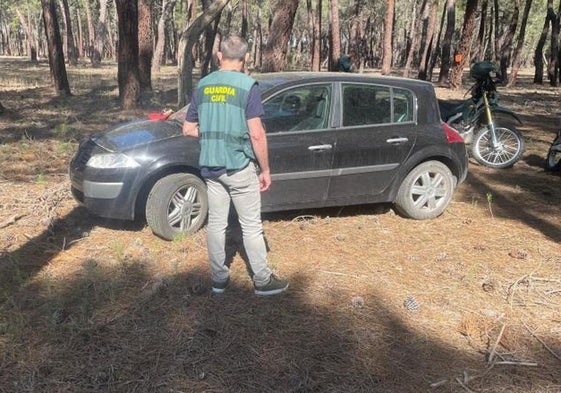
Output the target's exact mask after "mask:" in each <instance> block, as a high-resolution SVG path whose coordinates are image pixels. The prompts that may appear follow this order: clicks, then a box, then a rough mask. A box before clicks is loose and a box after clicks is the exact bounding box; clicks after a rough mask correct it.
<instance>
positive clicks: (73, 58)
mask: <svg viewBox="0 0 561 393" xmlns="http://www.w3.org/2000/svg"><path fill="white" fill-rule="evenodd" d="M61 2H62V10H63V11H64V24H65V25H66V57H67V60H68V63H69V64H70V65H73V66H76V65H77V64H78V51H77V50H76V45H74V33H73V32H72V18H71V16H70V8H69V7H68V0H61Z"/></svg>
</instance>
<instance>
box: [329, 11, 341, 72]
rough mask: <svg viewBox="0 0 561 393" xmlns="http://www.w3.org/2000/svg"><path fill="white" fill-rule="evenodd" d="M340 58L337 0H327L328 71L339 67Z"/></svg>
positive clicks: (339, 26) (339, 27)
mask: <svg viewBox="0 0 561 393" xmlns="http://www.w3.org/2000/svg"><path fill="white" fill-rule="evenodd" d="M340 58H341V25H340V23H339V0H329V63H328V64H329V65H328V68H329V71H337V70H338V69H339V59H340Z"/></svg>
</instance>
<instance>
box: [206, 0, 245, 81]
mask: <svg viewBox="0 0 561 393" xmlns="http://www.w3.org/2000/svg"><path fill="white" fill-rule="evenodd" d="M210 3H211V2H210V1H209V0H203V1H202V4H203V12H205V11H206V10H208V8H209V7H210ZM221 16H222V12H220V13H219V14H218V15H217V16H216V18H215V19H214V22H213V23H214V25H213V24H212V23H209V24H208V26H207V27H206V28H205V33H204V59H203V64H202V66H201V77H204V76H206V75H208V74H209V72H212V71H213V70H214V69H217V68H218V59H216V58H213V57H214V53H216V52H215V51H214V49H215V41H216V35H217V34H218V25H219V23H220V18H221ZM244 38H246V37H244ZM246 66H247V64H246ZM245 71H247V70H245Z"/></svg>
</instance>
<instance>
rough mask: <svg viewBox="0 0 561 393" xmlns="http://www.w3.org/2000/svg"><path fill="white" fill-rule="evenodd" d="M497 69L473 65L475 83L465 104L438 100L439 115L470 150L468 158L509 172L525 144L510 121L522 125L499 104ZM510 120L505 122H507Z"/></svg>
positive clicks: (481, 63)
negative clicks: (508, 169)
mask: <svg viewBox="0 0 561 393" xmlns="http://www.w3.org/2000/svg"><path fill="white" fill-rule="evenodd" d="M496 72H497V68H496V66H495V65H494V64H493V63H491V62H489V61H482V62H478V63H475V64H473V66H472V67H471V69H470V76H471V77H472V78H473V79H475V83H474V84H473V86H471V88H470V89H469V90H468V91H467V93H466V95H467V94H468V93H469V94H470V95H471V96H470V97H469V98H467V99H466V100H464V101H460V102H458V101H445V100H439V107H440V114H441V117H442V120H444V121H445V122H446V123H447V124H449V125H450V126H451V127H453V128H455V129H456V130H457V131H458V132H459V133H460V134H461V135H462V137H463V138H464V140H465V142H466V145H468V146H470V152H471V156H472V157H473V158H475V160H476V161H477V162H478V163H480V164H481V165H485V166H487V167H491V168H508V167H511V166H512V165H514V164H515V163H516V162H517V161H518V160H520V158H521V157H522V153H524V150H525V148H526V142H525V140H524V138H523V137H522V134H521V133H520V132H519V131H518V130H517V129H516V127H515V126H514V124H513V121H512V119H514V120H516V121H517V122H518V123H519V124H522V121H521V120H520V118H519V117H518V116H517V115H516V114H515V113H514V112H513V111H511V110H509V109H507V108H504V107H502V106H500V105H499V104H498V93H497V83H498V82H500V79H498V78H496V79H495V78H493V77H492V76H491V74H492V73H495V74H496ZM507 117H508V118H509V119H508V120H507V119H506V118H507Z"/></svg>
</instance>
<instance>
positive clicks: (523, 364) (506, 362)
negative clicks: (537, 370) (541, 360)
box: [495, 360, 538, 367]
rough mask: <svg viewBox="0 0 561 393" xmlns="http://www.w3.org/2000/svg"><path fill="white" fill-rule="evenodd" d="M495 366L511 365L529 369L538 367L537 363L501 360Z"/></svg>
mask: <svg viewBox="0 0 561 393" xmlns="http://www.w3.org/2000/svg"><path fill="white" fill-rule="evenodd" d="M495 364H502V365H509V366H529V367H537V366H538V363H537V362H523V361H513V360H501V361H499V362H495Z"/></svg>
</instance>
